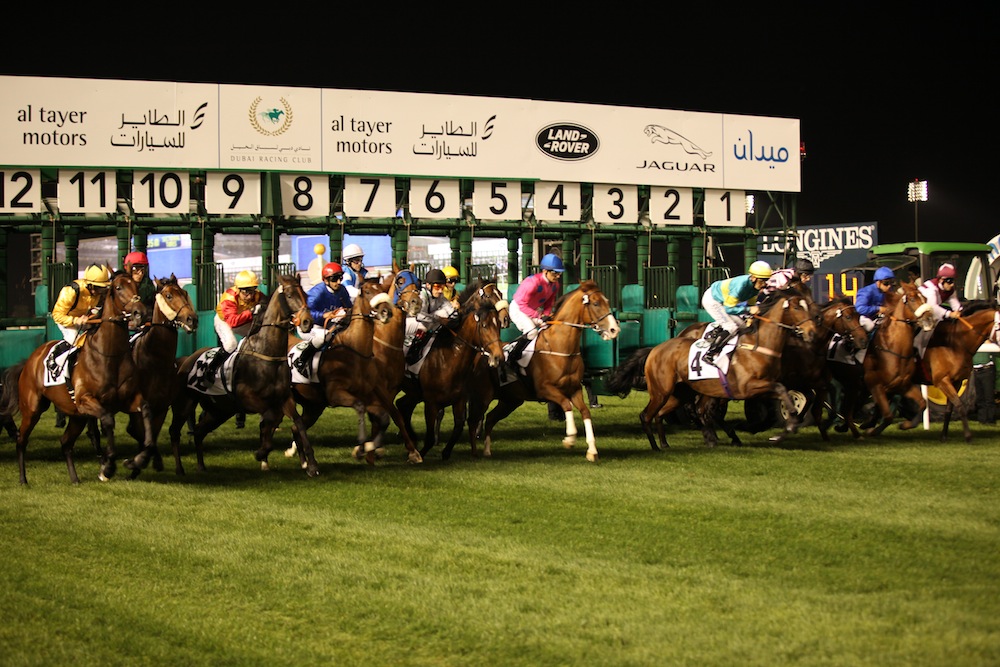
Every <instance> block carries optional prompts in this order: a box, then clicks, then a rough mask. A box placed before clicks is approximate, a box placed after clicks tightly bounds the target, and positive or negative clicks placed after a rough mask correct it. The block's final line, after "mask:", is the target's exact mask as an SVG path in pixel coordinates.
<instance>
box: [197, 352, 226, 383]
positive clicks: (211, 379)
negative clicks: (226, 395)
mask: <svg viewBox="0 0 1000 667" xmlns="http://www.w3.org/2000/svg"><path fill="white" fill-rule="evenodd" d="M229 355H230V353H229V352H226V348H224V347H220V348H219V349H217V350H216V351H215V356H214V357H212V360H211V361H210V362H208V368H206V369H205V375H204V376H203V377H202V383H201V384H202V387H203V388H208V387H211V386H212V385H213V384H215V376H216V374H217V373H218V372H219V369H220V368H222V364H223V363H225V361H226V359H228V358H229Z"/></svg>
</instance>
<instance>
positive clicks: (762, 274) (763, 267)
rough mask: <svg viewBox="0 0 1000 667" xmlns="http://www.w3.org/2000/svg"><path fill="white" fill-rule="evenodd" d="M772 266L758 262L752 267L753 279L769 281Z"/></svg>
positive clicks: (751, 274)
mask: <svg viewBox="0 0 1000 667" xmlns="http://www.w3.org/2000/svg"><path fill="white" fill-rule="evenodd" d="M772 273H773V271H771V265H770V264H768V263H767V262H765V261H763V260H757V261H756V262H754V263H753V264H751V265H750V276H751V277H752V278H760V279H761V280H767V279H768V278H770V277H771V274H772Z"/></svg>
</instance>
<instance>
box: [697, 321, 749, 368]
mask: <svg viewBox="0 0 1000 667" xmlns="http://www.w3.org/2000/svg"><path fill="white" fill-rule="evenodd" d="M721 328H722V327H720V326H719V325H717V324H714V323H713V324H710V325H708V326H707V327H706V328H705V333H703V334H702V335H701V338H699V339H698V340H696V341H694V342H693V343H691V349H690V350H688V379H689V380H708V379H710V378H718V377H719V376H720V375H725V374H726V373H728V372H729V361H730V359H731V358H732V356H733V350H735V349H736V343H737V342H738V340H739V337H738V336H733V337H732V338H730V339H729V340H728V341H726V344H725V345H723V346H722V349H721V350H719V353H718V354H717V355H716V356H715V359H714V360H713V361H712V363H707V362H705V361H703V360H702V357H703V356H704V355H705V353H706V352H708V350H709V348H711V347H712V342H713V341H714V340H715V338H716V336H717V335H719V334H723V335H724V331H719V332H718V333H716V330H718V329H721Z"/></svg>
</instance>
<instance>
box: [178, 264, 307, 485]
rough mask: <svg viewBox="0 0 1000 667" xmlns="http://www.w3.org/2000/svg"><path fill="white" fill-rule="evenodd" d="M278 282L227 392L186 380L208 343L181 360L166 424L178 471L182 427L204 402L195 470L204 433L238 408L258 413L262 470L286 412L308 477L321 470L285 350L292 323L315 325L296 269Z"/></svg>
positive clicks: (235, 364)
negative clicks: (207, 389)
mask: <svg viewBox="0 0 1000 667" xmlns="http://www.w3.org/2000/svg"><path fill="white" fill-rule="evenodd" d="M277 282H278V286H277V289H276V290H275V291H274V292H273V293H272V294H271V295H270V297H268V298H267V305H266V307H262V308H261V310H260V311H259V312H258V314H257V315H255V317H254V324H253V326H252V327H251V329H250V333H249V334H248V335H247V336H246V338H245V339H244V340H243V344H242V345H241V347H240V348H239V351H238V352H237V353H236V356H235V359H234V360H233V386H232V387H231V388H230V390H229V391H228V392H227V393H226V394H223V395H218V396H217V395H208V394H204V393H202V392H201V391H199V390H198V389H196V388H195V387H193V386H190V385H189V384H188V376H189V374H190V372H191V370H192V368H193V367H194V365H195V364H196V363H197V362H198V358H199V357H200V356H201V355H202V353H204V352H205V351H206V350H209V349H211V348H202V349H200V350H197V351H196V352H195V353H194V354H192V355H191V356H189V357H187V358H186V359H183V360H182V361H181V363H180V366H179V368H178V370H177V380H178V382H179V383H180V385H181V387H182V388H181V389H180V391H179V392H178V396H177V399H176V400H175V401H174V404H173V420H172V421H171V424H170V445H171V447H172V448H173V452H174V461H175V463H176V471H177V474H184V467H183V465H182V464H181V457H180V440H181V429H182V428H183V427H184V425H185V424H186V423H187V420H188V417H189V416H190V415H191V414H192V413H193V412H194V410H195V407H196V406H198V405H200V406H201V408H202V412H201V418H200V419H199V420H198V423H197V425H196V426H195V430H194V446H195V451H196V453H197V457H198V470H200V471H204V470H205V461H204V452H203V443H204V440H205V437H206V436H207V435H208V434H209V433H211V432H212V431H214V430H215V429H216V428H218V427H219V426H220V425H221V424H223V423H225V422H226V420H228V419H229V418H230V417H232V416H233V415H234V414H236V412H237V411H241V412H245V413H250V414H259V415H260V416H261V417H260V448H259V449H258V450H257V451H256V452H255V453H254V456H255V458H256V459H257V460H258V461H259V462H260V466H261V470H267V469H268V462H267V457H268V455H269V454H270V453H271V450H272V449H274V431H275V429H276V428H277V427H278V424H280V423H281V420H282V417H283V416H284V417H288V418H289V419H291V420H292V433H293V434H294V437H295V440H296V442H297V443H298V446H299V449H300V450H301V460H302V467H303V468H305V470H306V473H307V474H308V475H309V476H310V477H315V476H316V475H318V474H319V466H318V465H317V464H316V458H315V456H314V455H313V448H312V444H311V443H310V442H309V437H308V435H307V434H306V426H305V424H304V423H303V420H302V418H301V417H300V416H299V413H298V411H297V410H296V409H295V399H294V398H293V397H292V386H291V385H292V374H291V369H290V368H289V367H288V356H287V355H288V332H289V331H291V330H292V329H294V328H295V327H296V326H298V327H300V328H301V329H302V330H303V331H304V332H308V331H310V330H311V329H312V326H313V321H312V315H311V314H310V313H309V307H308V306H307V305H306V295H305V292H303V291H302V283H301V281H300V280H299V277H298V276H297V275H287V276H278V278H277ZM262 306H263V304H262ZM261 313H262V314H261ZM220 372H221V370H220Z"/></svg>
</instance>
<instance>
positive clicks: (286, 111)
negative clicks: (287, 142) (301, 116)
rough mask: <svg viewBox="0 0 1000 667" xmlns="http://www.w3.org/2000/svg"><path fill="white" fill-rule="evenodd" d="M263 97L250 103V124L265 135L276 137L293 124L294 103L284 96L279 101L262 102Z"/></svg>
mask: <svg viewBox="0 0 1000 667" xmlns="http://www.w3.org/2000/svg"><path fill="white" fill-rule="evenodd" d="M263 101H264V98H263V97H258V98H256V99H255V100H254V101H253V103H252V104H251V105H250V110H249V116H250V124H251V125H252V126H253V129H255V130H257V132H259V133H260V134H263V135H264V136H265V137H276V136H278V135H279V134H282V133H284V132H285V131H286V130H288V128H290V127H291V126H292V105H291V104H289V103H288V100H286V99H285V98H284V97H279V98H278V101H277V103H274V102H270V103H269V104H261V103H262V102H263Z"/></svg>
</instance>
